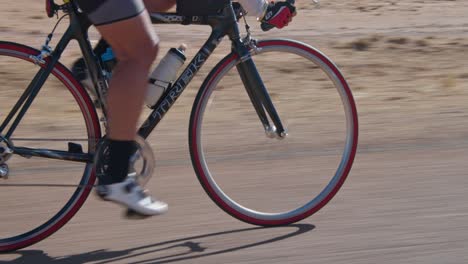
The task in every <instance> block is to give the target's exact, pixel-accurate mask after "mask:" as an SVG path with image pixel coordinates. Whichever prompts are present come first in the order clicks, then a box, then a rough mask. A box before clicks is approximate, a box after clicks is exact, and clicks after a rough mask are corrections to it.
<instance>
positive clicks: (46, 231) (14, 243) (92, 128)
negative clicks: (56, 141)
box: [0, 42, 101, 252]
mask: <svg viewBox="0 0 468 264" xmlns="http://www.w3.org/2000/svg"><path fill="white" fill-rule="evenodd" d="M0 49H3V50H11V51H14V52H19V53H22V54H8V53H7V52H2V54H3V55H8V56H12V57H17V58H19V59H23V60H26V61H31V60H30V59H29V55H37V54H39V53H40V52H39V51H38V50H35V49H33V48H30V47H27V46H23V45H20V44H16V43H9V42H1V43H0ZM46 61H47V60H46ZM52 74H53V75H54V76H55V77H56V78H58V79H59V80H60V81H61V82H62V83H63V84H64V85H65V87H67V88H68V90H69V91H70V92H71V94H72V95H73V97H74V98H75V100H76V102H77V103H78V105H79V107H80V110H81V112H82V114H83V118H84V120H85V122H86V126H87V130H88V134H89V133H93V134H94V135H95V137H96V138H100V137H101V129H100V125H99V119H98V117H97V113H96V110H95V108H94V105H93V103H92V101H91V99H90V98H89V95H88V94H87V92H86V91H85V90H84V88H83V87H82V86H81V84H80V83H79V82H78V81H76V80H75V78H74V77H73V75H72V74H71V72H70V71H69V70H68V69H67V68H66V67H65V66H63V65H62V64H60V63H57V65H56V67H55V69H54V71H53V72H52ZM85 171H86V169H85ZM95 179H96V176H95V174H94V171H92V172H91V174H90V175H89V178H88V180H87V182H84V183H85V185H92V184H93V183H94V181H95ZM91 189H92V187H86V188H83V189H82V190H81V192H78V193H74V194H73V196H72V198H73V197H74V196H75V195H77V196H78V197H77V198H75V199H72V198H71V199H70V200H69V201H68V202H71V201H72V200H75V202H74V203H73V204H72V207H71V208H70V209H69V210H68V211H67V212H66V214H64V215H63V216H61V215H55V216H54V217H53V218H51V219H50V220H48V221H47V222H46V223H44V224H43V225H45V226H44V228H41V229H38V230H32V231H29V232H27V233H25V234H22V235H18V236H16V237H13V238H9V239H7V240H11V243H8V241H6V242H5V243H4V245H0V252H7V251H13V250H17V249H20V248H24V247H27V246H30V245H32V244H35V243H37V242H39V241H41V240H43V239H45V238H46V237H48V236H50V235H52V234H53V233H54V232H56V231H57V230H59V229H60V228H61V227H63V226H64V225H65V224H66V223H67V222H68V221H69V220H70V219H71V218H72V217H73V216H74V215H75V214H76V212H78V210H79V209H80V208H81V206H82V205H83V204H84V202H85V201H86V198H87V197H88V195H89V194H90V192H91ZM68 202H67V204H68ZM62 209H63V208H62ZM56 217H57V219H58V220H54V221H55V222H54V221H52V220H53V219H54V218H56ZM49 222H54V223H49ZM47 224H49V225H47ZM33 231H35V232H33ZM32 232H33V233H32Z"/></svg>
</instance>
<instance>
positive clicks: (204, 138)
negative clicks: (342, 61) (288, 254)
mask: <svg viewBox="0 0 468 264" xmlns="http://www.w3.org/2000/svg"><path fill="white" fill-rule="evenodd" d="M258 48H259V50H257V52H255V56H253V61H254V62H255V64H256V65H257V68H258V72H259V73H260V76H261V77H262V79H263V82H264V83H265V86H266V88H267V90H268V92H269V94H270V97H271V98H272V101H273V104H274V106H275V108H276V110H277V111H278V114H279V117H280V118H281V120H282V123H283V125H284V126H285V127H286V129H287V130H288V133H289V135H288V136H287V137H286V138H285V139H283V140H278V139H272V138H269V137H267V136H266V135H265V130H264V127H263V126H262V123H261V122H260V120H259V117H258V115H257V113H256V111H255V109H254V107H253V106H252V103H251V100H250V99H249V96H248V93H247V92H246V90H245V88H244V85H243V82H242V80H241V78H240V77H239V73H238V72H237V70H236V67H235V66H236V65H237V64H238V63H239V61H240V59H239V58H238V56H237V55H236V54H234V53H232V54H230V55H228V56H227V57H226V58H224V59H223V60H222V61H221V62H220V63H219V64H218V65H217V66H216V67H215V68H214V69H213V71H212V72H211V73H210V75H209V76H208V77H207V79H206V80H205V82H204V84H203V85H202V88H201V89H200V91H199V93H198V96H197V98H196V99H195V103H194V106H193V109H192V115H191V120H190V131H189V133H190V136H189V141H190V151H191V156H192V163H193V166H194V169H195V171H196V173H197V176H198V178H199V181H200V183H201V185H202V186H203V188H204V189H205V191H206V192H207V194H208V195H209V196H210V198H211V199H212V200H213V201H214V202H215V203H216V204H217V205H218V206H219V207H220V208H222V209H223V210H224V211H226V212H227V213H229V214H230V215H232V216H234V217H235V218H237V219H239V220H242V221H244V222H248V223H251V224H255V225H261V226H277V225H286V224H290V223H293V222H296V221H299V220H302V219H304V218H306V217H308V216H310V215H312V214H313V213H315V212H317V211H318V210H319V209H321V208H322V207H323V206H324V205H325V204H327V203H328V202H329V201H330V200H331V199H332V197H333V196H334V195H335V194H336V193H337V192H338V190H339V189H340V187H341V186H342V184H343V182H344V181H345V179H346V177H347V175H348V173H349V171H350V169H351V166H352V164H353V160H354V157H355V154H356V148H357V141H358V118H357V111H356V106H355V103H354V100H353V97H352V93H351V90H350V88H349V86H348V84H347V83H346V81H345V79H344V78H343V76H342V74H341V73H340V71H339V70H338V68H337V67H336V66H335V65H334V64H333V63H332V62H331V61H330V60H329V59H328V58H327V57H325V56H324V55H323V54H322V53H320V52H319V51H317V50H316V49H314V48H312V47H310V46H308V45H305V44H303V43H300V42H296V41H290V40H268V41H261V42H259V43H258Z"/></svg>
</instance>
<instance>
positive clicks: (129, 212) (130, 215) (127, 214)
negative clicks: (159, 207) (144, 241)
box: [124, 209, 151, 220]
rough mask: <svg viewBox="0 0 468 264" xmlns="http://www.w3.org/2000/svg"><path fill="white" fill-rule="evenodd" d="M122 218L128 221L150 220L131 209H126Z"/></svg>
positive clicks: (147, 216)
mask: <svg viewBox="0 0 468 264" xmlns="http://www.w3.org/2000/svg"><path fill="white" fill-rule="evenodd" d="M124 217H125V218H127V219H130V220H143V219H147V218H150V217H151V216H149V215H143V214H140V213H138V212H136V211H134V210H132V209H127V211H126V212H125V213H124Z"/></svg>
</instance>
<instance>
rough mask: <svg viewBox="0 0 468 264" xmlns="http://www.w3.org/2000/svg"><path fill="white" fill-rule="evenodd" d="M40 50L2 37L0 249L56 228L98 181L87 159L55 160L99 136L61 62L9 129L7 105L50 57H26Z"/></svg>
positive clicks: (87, 149) (80, 151)
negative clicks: (40, 60) (43, 59)
mask: <svg viewBox="0 0 468 264" xmlns="http://www.w3.org/2000/svg"><path fill="white" fill-rule="evenodd" d="M39 53H40V52H39V51H38V50H35V49H32V48H29V47H26V46H23V45H19V44H14V43H9V42H0V130H1V131H0V136H1V137H2V140H1V142H0V148H1V151H0V152H1V154H0V163H1V166H2V168H3V169H5V170H4V171H3V172H4V173H3V175H2V177H0V212H1V214H0V223H2V225H1V227H0V252H6V251H12V250H16V249H20V248H23V247H26V246H30V245H32V244H34V243H36V242H39V241H41V240H42V239H44V238H46V237H48V236H49V235H51V234H52V233H54V232H55V231H57V230H58V229H59V228H61V227H62V226H63V225H64V224H65V223H67V222H68V221H69V220H70V219H71V218H72V217H73V215H74V214H75V213H76V212H77V211H78V209H79V208H80V207H81V205H82V204H83V203H84V201H85V200H86V198H87V197H88V194H89V193H90V191H91V190H92V187H93V183H94V180H95V175H94V172H93V164H92V162H91V161H90V162H76V161H70V160H67V161H66V160H61V159H59V156H60V154H61V155H69V156H72V155H75V156H83V157H84V156H86V155H89V156H91V154H92V153H93V152H94V150H95V145H96V141H97V140H98V139H99V138H100V137H101V134H100V133H101V132H100V124H99V120H98V117H97V114H96V111H95V109H94V106H93V103H92V101H91V100H90V98H89V96H88V94H87V93H86V91H85V90H84V89H83V87H82V86H81V85H80V84H79V83H78V82H77V81H76V80H75V79H74V78H73V76H72V75H71V73H70V72H69V71H68V70H67V69H66V68H65V67H64V66H63V65H62V64H60V63H57V65H55V67H54V68H53V70H52V72H51V74H50V76H49V77H48V79H47V80H46V82H45V83H44V85H43V86H42V87H41V89H40V90H39V93H38V95H37V97H36V98H35V99H34V100H33V101H32V104H31V105H30V107H29V108H28V109H27V111H26V112H25V115H24V117H23V118H22V120H21V121H20V122H19V123H18V126H17V127H16V128H15V129H12V127H14V123H15V122H14V121H15V120H16V116H17V115H16V116H14V117H12V118H9V117H10V113H11V112H12V109H14V108H15V107H14V106H15V105H16V104H17V102H18V101H19V99H20V98H21V97H23V96H22V95H27V94H29V93H25V91H26V90H27V87H28V86H29V85H30V83H32V82H33V79H34V76H35V75H36V74H37V73H38V72H39V70H40V69H41V67H46V66H47V62H48V60H46V63H45V64H41V65H35V64H34V63H33V60H32V59H31V56H36V55H38V54H39ZM23 105H25V104H23ZM19 109H21V107H20V108H19ZM18 112H19V111H18ZM9 119H10V122H8V120H9ZM6 148H9V149H13V150H14V151H13V153H8V152H5V149H6ZM41 155H43V156H49V157H48V158H45V157H43V156H41ZM54 155H55V157H54ZM39 156H41V157H39ZM91 160H92V159H91ZM6 169H8V171H7V170H6ZM5 172H8V178H6V176H7V175H6V173H5Z"/></svg>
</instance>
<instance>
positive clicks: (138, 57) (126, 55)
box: [115, 41, 159, 68]
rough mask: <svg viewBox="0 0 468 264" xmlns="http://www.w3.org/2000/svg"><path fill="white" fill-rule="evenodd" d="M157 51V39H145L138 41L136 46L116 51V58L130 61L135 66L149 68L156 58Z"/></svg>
mask: <svg viewBox="0 0 468 264" xmlns="http://www.w3.org/2000/svg"><path fill="white" fill-rule="evenodd" d="M158 51H159V43H158V42H157V41H147V42H146V43H140V45H138V48H132V49H126V50H120V51H118V50H117V51H116V52H115V53H116V56H117V60H118V61H120V62H123V63H130V64H132V65H135V66H136V67H142V68H149V67H150V66H151V64H152V63H153V62H154V60H155V59H156V56H157V54H158Z"/></svg>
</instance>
